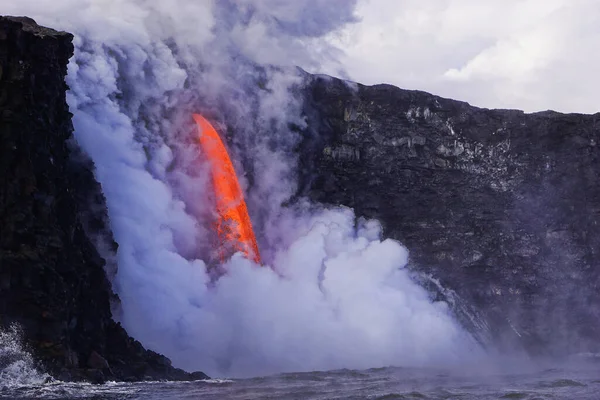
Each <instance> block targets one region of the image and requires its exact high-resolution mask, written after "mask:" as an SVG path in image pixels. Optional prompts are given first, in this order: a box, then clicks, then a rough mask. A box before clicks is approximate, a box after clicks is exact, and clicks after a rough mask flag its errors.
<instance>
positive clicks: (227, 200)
mask: <svg viewBox="0 0 600 400" xmlns="http://www.w3.org/2000/svg"><path fill="white" fill-rule="evenodd" d="M194 121H196V125H197V126H198V132H199V134H200V145H201V146H202V150H203V151H204V153H205V154H206V156H207V157H208V159H209V160H210V163H211V174H212V183H213V189H214V191H215V198H216V203H217V204H216V206H217V213H218V215H219V217H218V220H217V223H216V226H217V235H218V237H219V257H220V259H221V262H224V261H225V259H226V258H227V257H228V256H230V255H232V254H233V253H234V252H237V251H240V252H242V253H243V254H244V255H245V256H246V257H247V258H248V259H250V260H253V261H254V262H256V263H257V264H260V254H259V253H258V245H257V244H256V237H255V236H254V231H253V230H252V222H251V221H250V216H249V215H248V208H247V207H246V202H245V201H244V195H243V193H242V189H241V188H240V184H239V182H238V179H237V175H236V174H235V169H234V168H233V164H232V163H231V159H230V158H229V154H227V149H226V148H225V145H224V144H223V142H222V141H221V138H220V137H219V134H218V133H217V131H216V130H215V128H213V126H212V125H211V124H210V122H208V121H207V120H206V119H205V118H204V117H203V116H201V115H200V114H194Z"/></svg>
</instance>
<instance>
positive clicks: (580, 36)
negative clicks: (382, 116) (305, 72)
mask: <svg viewBox="0 0 600 400" xmlns="http://www.w3.org/2000/svg"><path fill="white" fill-rule="evenodd" d="M356 14H357V16H358V17H359V18H360V22H358V23H356V24H353V25H349V26H347V27H346V28H344V29H343V30H342V31H341V32H335V33H334V34H331V35H329V37H328V40H329V41H330V42H331V43H333V44H335V45H337V46H339V47H341V48H342V49H343V51H344V54H342V55H340V56H339V57H341V61H342V66H343V68H344V69H345V71H346V72H347V74H348V76H349V77H350V78H351V79H352V80H356V81H359V82H361V83H365V84H375V83H391V84H393V85H396V86H400V87H402V88H407V89H419V90H425V91H428V92H432V93H434V94H438V95H441V96H444V97H451V98H455V99H460V100H464V101H468V102H469V103H471V104H472V105H476V106H481V107H488V108H498V107H500V108H519V109H524V110H526V111H541V110H547V109H553V110H557V111H562V112H585V113H595V112H598V111H600V101H599V91H600V90H599V89H600V0H359V2H358V6H357V9H356ZM324 72H326V73H329V74H332V75H339V74H340V72H339V69H338V68H337V67H334V66H333V65H329V66H326V67H325V71H324Z"/></svg>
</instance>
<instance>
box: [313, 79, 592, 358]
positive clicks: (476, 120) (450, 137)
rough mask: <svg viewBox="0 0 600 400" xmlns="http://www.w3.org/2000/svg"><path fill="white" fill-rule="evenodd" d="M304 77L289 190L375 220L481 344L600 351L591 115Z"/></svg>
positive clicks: (560, 350)
mask: <svg viewBox="0 0 600 400" xmlns="http://www.w3.org/2000/svg"><path fill="white" fill-rule="evenodd" d="M307 79H308V80H309V84H308V85H307V93H306V96H307V102H306V111H307V115H308V117H309V120H310V125H311V126H312V127H317V128H318V129H319V132H313V135H312V139H307V140H306V141H305V143H304V144H303V146H304V147H305V151H303V152H302V154H303V158H302V166H303V167H304V168H303V171H304V175H303V179H302V182H303V185H304V188H303V189H304V192H303V193H302V194H308V195H309V196H310V197H311V198H312V199H314V200H317V201H320V202H324V203H331V204H343V205H346V206H349V207H352V208H354V209H355V211H356V213H357V214H358V215H360V216H365V217H369V218H377V219H379V220H380V221H381V222H382V223H383V225H384V230H385V235H386V236H387V237H392V238H395V239H398V240H399V241H401V242H402V243H403V244H404V245H406V246H407V247H408V249H409V250H410V257H411V260H410V266H411V268H412V269H413V270H416V271H420V272H421V275H423V273H426V274H430V275H432V276H433V277H435V278H439V279H440V280H441V282H442V285H443V286H444V287H446V288H449V289H452V290H453V291H455V292H456V293H458V295H459V296H460V298H462V300H463V304H464V303H466V304H469V305H471V306H472V309H473V310H474V311H475V313H474V315H476V316H478V317H479V318H480V319H481V320H482V321H483V326H484V327H485V326H486V325H487V327H486V328H485V330H487V333H488V334H490V335H491V336H493V337H495V339H502V340H503V341H504V343H507V342H506V341H507V340H508V342H509V343H520V344H521V345H524V346H525V347H526V348H527V349H528V350H529V351H531V352H534V353H535V352H543V353H548V352H550V353H564V352H577V351H588V350H591V351H598V350H599V349H600V347H599V342H600V266H599V265H598V253H599V252H600V185H599V184H598V179H599V176H600V114H595V115H580V114H570V115H565V114H560V113H556V112H550V111H548V112H542V113H535V114H525V113H523V112H521V111H514V110H488V109H481V108H476V107H472V106H470V105H469V104H467V103H464V102H459V101H454V100H448V99H444V98H441V97H437V96H433V95H431V94H428V93H424V92H419V91H407V90H401V89H398V88H396V87H392V86H388V85H377V86H371V87H366V86H361V85H354V84H346V83H344V82H342V81H340V80H337V79H329V78H324V77H309V78H307ZM457 313H458V314H459V316H461V317H462V318H463V321H465V322H466V323H468V324H472V325H476V324H474V323H473V321H469V318H470V317H471V316H472V315H471V316H469V315H467V314H465V313H463V312H462V311H460V310H459V309H458V308H457ZM461 314H462V315H461ZM471 328H472V329H473V330H474V331H479V333H482V332H481V328H482V327H481V326H477V327H476V326H471ZM483 333H486V332H483Z"/></svg>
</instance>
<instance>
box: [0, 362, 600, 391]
mask: <svg viewBox="0 0 600 400" xmlns="http://www.w3.org/2000/svg"><path fill="white" fill-rule="evenodd" d="M513 369H514V368H513ZM0 398H19V399H98V400H99V399H107V400H108V399H132V400H133V399H140V400H141V399H144V400H163V399H240V400H241V399H244V400H251V399H382V400H383V399H463V400H468V399H529V400H533V399H600V362H597V361H596V362H586V363H579V364H578V365H577V366H573V365H569V366H568V367H561V366H555V367H552V368H547V367H546V368H532V367H529V368H524V369H522V370H518V369H517V370H515V371H513V372H506V371H505V372H482V371H470V372H468V371H458V370H442V369H439V370H438V369H414V368H375V369H368V370H362V371H356V370H337V371H327V372H305V373H288V374H280V375H274V376H268V377H259V378H251V379H213V380H206V381H196V382H140V383H115V382H109V383H106V384H103V385H92V384H87V383H65V382H48V383H41V382H40V383H34V384H31V383H30V384H24V383H23V382H19V383H17V384H8V385H5V386H4V387H3V388H2V390H1V391H0Z"/></svg>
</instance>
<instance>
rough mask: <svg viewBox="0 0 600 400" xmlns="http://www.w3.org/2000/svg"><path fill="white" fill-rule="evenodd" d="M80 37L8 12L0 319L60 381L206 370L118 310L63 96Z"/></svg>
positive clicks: (2, 45) (87, 165)
mask: <svg viewBox="0 0 600 400" xmlns="http://www.w3.org/2000/svg"><path fill="white" fill-rule="evenodd" d="M72 39H73V36H72V35H71V34H68V33H65V32H56V31H53V30H51V29H47V28H43V27H40V26H38V25H37V24H36V23H35V22H34V21H33V20H31V19H29V18H15V17H0V221H1V225H0V322H1V323H2V325H3V326H4V327H7V326H9V325H11V324H13V323H17V324H19V325H20V326H21V327H22V330H23V334H24V336H25V339H26V343H27V344H28V346H29V347H30V348H31V350H32V352H33V353H34V355H35V356H36V357H37V359H39V360H40V361H41V363H42V366H43V367H44V368H45V369H46V370H47V371H48V372H50V373H51V374H53V375H54V376H55V377H59V378H60V379H68V380H80V379H85V380H91V381H94V382H101V381H104V380H106V379H111V380H115V379H116V380H120V379H121V380H123V379H127V380H142V379H174V380H182V379H198V376H199V375H201V376H202V377H206V376H205V375H203V374H201V373H199V374H196V375H191V374H188V373H186V372H184V371H182V370H179V369H176V368H173V367H172V366H171V364H170V362H169V361H168V360H167V359H166V358H165V357H163V356H161V355H159V354H156V353H154V352H152V351H147V350H145V349H144V348H143V347H142V345H141V344H140V343H139V342H137V341H135V340H133V339H132V338H130V337H129V336H128V335H127V333H126V332H125V330H124V329H123V328H122V327H121V326H120V325H119V324H118V323H116V322H114V321H113V319H112V318H111V311H110V300H111V298H114V296H113V295H112V292H111V288H110V283H109V281H108V279H107V275H106V274H107V271H108V272H109V273H111V272H112V273H114V271H111V268H112V267H110V268H109V266H107V265H106V262H105V260H104V259H103V257H101V256H100V254H99V253H98V250H97V249H96V241H97V240H103V241H104V242H105V243H108V248H109V250H110V249H112V251H114V250H115V249H116V244H115V243H114V241H112V238H111V237H110V234H108V237H107V234H106V232H108V231H109V230H108V229H106V228H105V226H104V225H105V221H106V206H105V204H104V197H103V195H102V192H101V187H100V185H99V184H98V183H97V182H96V180H95V179H94V176H93V173H92V170H93V165H92V163H91V162H90V161H88V160H86V159H85V157H83V156H82V154H81V153H80V151H79V150H78V147H77V145H76V143H75V142H74V140H73V137H72V130H73V128H72V124H71V114H70V113H69V109H68V106H67V104H66V100H65V95H66V90H67V89H68V88H67V86H66V84H65V81H64V78H65V75H66V72H67V63H68V60H69V58H70V57H71V56H72V54H73V45H72V44H71V41H72ZM101 233H104V237H102V235H101ZM92 238H93V239H92Z"/></svg>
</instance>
